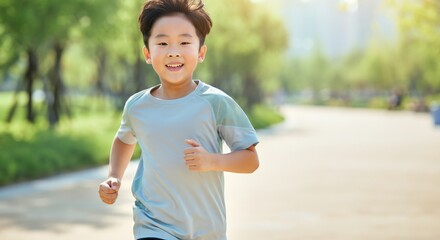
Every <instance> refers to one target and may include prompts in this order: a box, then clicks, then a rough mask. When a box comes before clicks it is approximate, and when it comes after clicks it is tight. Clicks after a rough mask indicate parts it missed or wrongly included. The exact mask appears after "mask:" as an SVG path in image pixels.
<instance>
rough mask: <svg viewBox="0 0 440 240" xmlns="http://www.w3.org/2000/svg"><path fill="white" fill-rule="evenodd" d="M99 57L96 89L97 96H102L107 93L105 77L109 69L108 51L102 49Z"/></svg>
mask: <svg viewBox="0 0 440 240" xmlns="http://www.w3.org/2000/svg"><path fill="white" fill-rule="evenodd" d="M98 55H99V59H98V73H97V76H96V82H95V87H96V92H97V95H98V96H102V95H104V93H105V87H104V75H105V71H106V69H107V51H106V50H105V49H101V50H100V53H99V54H98Z"/></svg>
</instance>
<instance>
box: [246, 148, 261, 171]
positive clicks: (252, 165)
mask: <svg viewBox="0 0 440 240" xmlns="http://www.w3.org/2000/svg"><path fill="white" fill-rule="evenodd" d="M252 155H253V156H252V157H251V161H250V163H249V171H248V173H253V172H255V171H257V169H258V168H259V167H260V161H259V160H258V154H257V153H256V152H253V153H252Z"/></svg>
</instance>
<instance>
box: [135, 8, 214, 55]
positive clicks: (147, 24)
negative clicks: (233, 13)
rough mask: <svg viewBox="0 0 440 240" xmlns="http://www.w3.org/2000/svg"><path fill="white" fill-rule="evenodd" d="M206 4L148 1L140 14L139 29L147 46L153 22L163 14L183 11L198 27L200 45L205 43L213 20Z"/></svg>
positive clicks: (167, 14) (195, 26)
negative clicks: (206, 9) (206, 8)
mask: <svg viewBox="0 0 440 240" xmlns="http://www.w3.org/2000/svg"><path fill="white" fill-rule="evenodd" d="M204 6H205V4H204V3H203V2H202V1H201V0H198V1H195V0H150V1H148V2H146V3H145V4H144V5H143V7H142V11H141V13H140V14H139V18H138V22H139V29H140V31H141V32H142V36H143V41H144V45H145V47H147V49H148V39H149V38H150V35H151V29H152V27H153V24H154V23H155V22H156V21H157V20H158V19H159V18H161V17H163V16H169V15H172V14H175V13H183V14H184V15H185V16H186V17H187V18H188V20H189V21H190V22H191V23H192V25H193V26H194V28H195V29H196V33H197V36H198V37H199V40H200V47H201V46H203V44H205V38H206V35H208V33H209V31H210V30H211V27H212V20H211V18H210V17H209V15H208V13H207V12H206V11H205V9H204Z"/></svg>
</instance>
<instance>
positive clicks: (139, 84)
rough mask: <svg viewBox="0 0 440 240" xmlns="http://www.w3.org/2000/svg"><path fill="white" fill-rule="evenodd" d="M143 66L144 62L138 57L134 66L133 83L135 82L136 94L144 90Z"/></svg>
mask: <svg viewBox="0 0 440 240" xmlns="http://www.w3.org/2000/svg"><path fill="white" fill-rule="evenodd" d="M144 64H145V63H144V61H142V59H141V58H140V57H138V58H137V59H136V64H135V66H134V82H135V87H136V92H139V91H141V90H142V89H144V88H145V81H144V80H145V76H144V75H145V74H144V72H145V71H144V68H145V67H146V66H145V65H144Z"/></svg>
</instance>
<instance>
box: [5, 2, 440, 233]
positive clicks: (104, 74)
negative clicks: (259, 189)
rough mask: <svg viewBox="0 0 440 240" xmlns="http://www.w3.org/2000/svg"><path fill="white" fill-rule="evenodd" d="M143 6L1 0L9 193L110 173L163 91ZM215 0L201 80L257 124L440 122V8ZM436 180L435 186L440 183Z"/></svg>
mask: <svg viewBox="0 0 440 240" xmlns="http://www.w3.org/2000/svg"><path fill="white" fill-rule="evenodd" d="M143 2H144V1H141V0H129V1H119V0H72V1H55V0H0V189H1V187H2V186H3V187H6V186H9V185H11V184H14V183H21V182H26V181H29V180H33V179H39V178H43V177H48V176H53V175H58V174H60V173H66V172H71V171H76V170H81V169H88V168H91V167H95V166H100V165H105V164H107V163H108V155H109V147H110V144H111V142H112V140H113V137H114V134H115V132H116V130H117V129H118V127H119V122H120V116H121V111H122V108H123V106H124V103H125V101H126V99H127V98H128V97H129V96H130V95H132V94H133V93H135V92H137V91H140V90H142V89H145V88H148V87H151V86H153V85H156V84H159V80H158V78H157V76H156V75H155V73H154V71H153V69H152V68H151V66H150V65H147V64H146V63H145V61H144V59H143V56H142V47H143V45H142V37H141V34H140V32H139V30H138V28H137V16H138V13H139V11H140V7H141V5H142V3H143ZM205 3H206V9H207V10H208V12H209V13H210V15H211V17H212V19H213V23H214V25H213V29H212V31H211V33H210V34H209V35H208V37H207V41H206V44H207V46H208V53H207V57H206V61H205V62H204V63H203V64H200V65H199V66H198V69H197V71H196V73H195V76H194V77H195V78H198V79H201V80H203V81H205V82H207V83H210V84H212V85H214V86H217V87H218V88H220V89H222V90H224V91H226V92H227V93H228V94H230V95H231V96H233V97H234V98H235V99H236V100H237V101H238V102H239V104H240V105H241V106H242V107H243V108H244V109H245V111H246V112H247V114H248V115H249V117H250V119H251V121H252V123H253V124H254V126H255V128H257V129H264V128H268V127H270V126H273V125H275V124H278V123H281V122H283V121H285V119H286V118H289V119H291V118H290V117H291V115H292V114H293V116H295V117H293V118H300V117H301V114H299V115H295V112H297V113H303V114H304V116H313V117H310V119H308V122H310V123H315V122H314V121H313V119H316V118H318V117H319V114H320V113H322V114H329V115H330V116H337V114H336V115H332V114H331V113H330V112H327V111H328V110H327V109H333V108H335V107H336V109H342V108H343V109H356V110H359V109H360V108H362V109H369V110H368V111H370V110H371V109H374V111H376V110H379V111H381V112H380V113H383V112H386V113H391V115H390V116H392V120H390V119H388V120H384V121H383V122H382V123H383V124H389V125H387V126H389V127H391V128H392V126H393V124H396V126H397V122H398V121H399V120H398V119H401V118H403V119H407V117H410V118H412V119H416V122H417V121H419V120H420V119H421V118H423V121H426V120H427V119H429V120H430V121H431V117H433V118H434V122H435V123H437V124H439V125H440V112H439V111H440V110H439V107H438V103H440V61H438V59H439V55H440V31H439V29H440V3H439V1H437V0H222V1H219V0H206V1H205ZM284 106H310V108H311V109H314V111H317V112H316V113H315V112H314V111H313V112H309V110H307V109H309V108H304V109H303V108H299V109H296V110H295V109H294V110H292V109H291V110H290V112H289V111H288V112H287V113H289V114H286V111H283V107H284ZM316 106H319V107H318V108H317V107H316ZM331 107H332V108H331ZM382 111H383V112H382ZM339 113H340V114H342V115H341V116H345V115H344V114H343V113H342V112H339ZM354 113H355V115H356V116H364V115H363V112H362V113H361V112H357V111H354ZM376 113H377V112H376ZM397 113H399V114H400V113H402V114H403V115H395V114H397ZM408 113H412V114H414V115H407V114H408ZM307 114H311V115H307ZM350 114H351V113H350ZM431 115H432V116H431ZM396 116H399V117H396ZM436 116H437V119H436ZM315 117H316V118H315ZM361 119H369V118H368V117H365V118H361ZM309 120H310V121H309ZM337 121H339V120H335V122H337ZM359 121H360V122H362V120H359ZM291 122H292V121H291ZM293 122H295V121H293ZM370 122H371V121H370ZM372 122H374V120H373V121H372ZM379 122H380V121H379ZM295 123H296V122H295ZM295 123H292V124H293V125H294V124H295ZM418 123H420V122H417V124H418ZM430 123H431V122H430ZM316 124H317V125H316V126H318V125H319V124H320V123H316ZM349 124H350V123H349ZM366 124H367V123H366ZM404 126H405V127H408V126H409V128H411V129H412V127H411V126H414V124H413V125H404ZM312 127H313V126H311V128H312ZM329 127H330V126H329ZM333 127H334V126H333ZM365 129H368V127H367V128H365ZM414 129H415V128H414ZM400 130H402V129H400ZM425 130H426V129H425ZM425 130H423V131H425ZM323 131H324V132H325V130H323ZM342 131H344V126H343V125H338V126H337V129H336V132H335V133H334V134H335V135H338V134H339V133H340V132H342ZM393 131H394V132H393V133H396V132H399V129H394V130H393ZM416 131H418V130H414V131H412V133H416ZM426 131H427V132H429V133H427V134H428V135H429V134H430V132H433V131H436V129H431V128H428V130H426ZM261 133H262V135H263V139H264V135H265V134H267V132H264V131H262V132H261ZM272 133H274V134H278V133H279V132H277V131H275V132H272ZM300 133H301V132H300ZM377 133H378V134H380V132H377ZM435 134H437V135H435V136H434V135H433V136H434V138H437V140H438V131H437V133H435ZM299 135H300V137H301V136H302V135H301V134H299ZM411 136H422V135H420V134H419V135H418V134H417V133H416V134H415V135H411ZM423 136H425V135H423ZM370 137H371V138H370V140H371V141H375V140H377V139H376V138H377V137H378V135H371V136H370ZM431 137H432V136H431ZM394 138H399V136H398V135H394V136H393V139H394ZM321 140H322V139H321ZM327 140H329V142H331V141H332V140H331V139H327ZM339 140H340V139H337V140H336V141H339ZM289 141H294V140H287V139H283V143H285V144H287V145H288V144H292V143H293V142H289ZM333 141H334V140H333ZM340 141H341V143H346V142H344V141H343V140H340ZM390 141H393V140H390ZM318 142H319V141H318ZM297 143H298V144H300V143H301V141H299V142H297ZM315 143H316V142H315ZM434 143H435V142H434ZM311 144H312V145H313V143H311ZM405 144H406V145H405ZM405 144H403V145H400V146H393V147H394V148H395V149H397V148H399V149H401V148H404V149H405V146H406V147H408V146H410V143H407V142H406V143H405ZM435 144H438V141H437V142H436V143H435ZM289 146H290V145H289ZM434 146H435V145H434ZM312 148H313V147H312ZM437 148H438V145H437ZM263 149H264V145H263ZM335 149H336V150H337V149H338V148H336V147H335V148H333V152H335V151H336V150H335ZM353 149H355V147H353ZM407 149H409V148H407ZM431 150H432V148H431ZM343 151H346V150H343V149H340V152H338V153H342V152H343ZM263 152H264V150H263ZM267 152H269V151H267ZM425 153H426V152H425ZM307 154H310V152H308V153H305V155H307ZM137 156H139V150H137V152H136V156H135V158H137ZM393 156H394V155H393ZM393 156H392V157H391V159H393ZM430 156H431V155H430ZM432 156H435V157H434V158H436V156H438V155H432ZM432 156H431V157H432ZM396 158H397V157H396ZM431 160H432V158H431ZM437 160H439V159H437ZM361 165H362V164H361ZM435 166H436V167H438V163H437V165H435ZM428 167H429V166H428ZM433 169H437V170H438V168H433ZM431 173H433V174H435V176H436V177H435V178H431V179H428V180H427V181H431V180H432V179H437V180H438V176H439V172H438V171H437V172H435V173H434V172H431ZM104 175H105V174H104ZM280 185H282V184H280ZM93 186H94V185H93ZM238 191H240V190H238ZM437 193H438V191H436V194H437ZM430 196H431V195H430ZM435 196H437V197H438V195H435ZM429 198H430V197H429ZM430 199H431V198H430ZM437 200H438V199H437ZM437 203H438V201H437ZM437 205H438V204H437ZM0 214H1V213H0ZM11 216H12V215H11ZM438 216H439V215H438V214H437V215H435V216H434V217H438ZM307 217H310V216H309V215H305V218H307ZM312 218H313V216H312ZM299 220H301V219H299ZM302 220H303V219H302ZM308 220H310V218H309V219H308ZM437 222H438V219H437ZM435 234H440V233H438V231H437V232H436V233H435ZM435 236H439V235H435ZM237 239H245V238H237ZM247 239H251V238H247ZM252 239H257V238H252ZM274 239H275V238H274ZM279 239H283V238H279ZM284 239H288V238H284ZM324 239H325V238H324ZM348 239H350V238H348ZM352 239H353V238H352ZM420 239H422V238H420ZM423 239H428V238H423ZM429 239H434V238H429Z"/></svg>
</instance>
